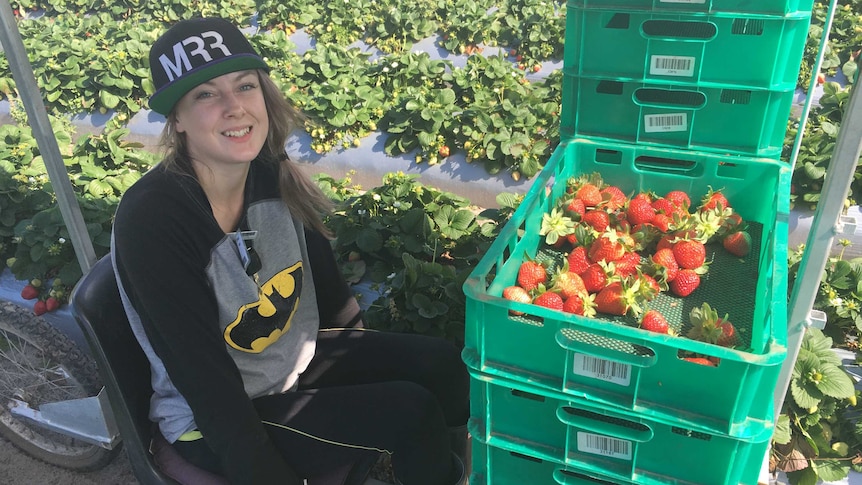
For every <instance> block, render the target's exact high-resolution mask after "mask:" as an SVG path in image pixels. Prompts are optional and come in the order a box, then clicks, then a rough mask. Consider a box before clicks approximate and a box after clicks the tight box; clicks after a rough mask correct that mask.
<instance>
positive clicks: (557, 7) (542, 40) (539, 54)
mask: <svg viewBox="0 0 862 485" xmlns="http://www.w3.org/2000/svg"><path fill="white" fill-rule="evenodd" d="M505 10H506V15H505V16H504V17H503V19H502V27H501V29H500V30H501V31H500V44H501V45H506V46H510V47H512V48H514V49H517V56H521V59H520V60H519V61H518V64H519V66H520V67H521V68H522V69H526V68H532V67H533V66H536V65H538V64H540V63H541V61H545V60H548V59H562V57H563V40H564V37H565V36H564V32H565V26H566V2H561V1H558V0H509V1H508V2H506V3H505Z"/></svg>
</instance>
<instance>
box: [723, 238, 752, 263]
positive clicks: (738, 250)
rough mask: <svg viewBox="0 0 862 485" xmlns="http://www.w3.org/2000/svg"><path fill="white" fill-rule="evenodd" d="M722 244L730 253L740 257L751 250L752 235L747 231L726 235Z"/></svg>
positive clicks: (746, 254)
mask: <svg viewBox="0 0 862 485" xmlns="http://www.w3.org/2000/svg"><path fill="white" fill-rule="evenodd" d="M721 244H722V245H723V246H724V249H726V250H727V251H728V252H729V253H730V254H732V255H734V256H738V257H740V258H742V257H745V256H748V253H750V252H751V235H750V234H748V232H746V231H738V232H734V233H731V234H728V235H727V236H725V238H724V239H722V241H721Z"/></svg>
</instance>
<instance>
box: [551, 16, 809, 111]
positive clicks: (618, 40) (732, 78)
mask: <svg viewBox="0 0 862 485" xmlns="http://www.w3.org/2000/svg"><path fill="white" fill-rule="evenodd" d="M810 18H811V15H810V13H799V14H793V15H788V16H784V17H767V16H750V15H749V16H746V15H743V14H738V13H735V14H688V15H683V14H679V13H662V12H644V11H636V10H634V11H633V10H627V11H617V10H608V9H586V8H574V7H569V8H568V12H567V14H566V40H565V52H564V58H563V65H564V67H565V69H566V72H567V73H569V74H572V75H575V76H593V77H601V78H620V79H628V80H655V81H662V82H686V83H697V84H698V85H700V86H705V85H710V84H711V85H713V87H716V86H715V85H718V87H731V88H732V87H743V88H759V89H778V90H782V91H788V90H793V89H795V88H796V84H797V81H798V78H799V66H800V64H801V62H802V54H803V50H804V48H805V43H806V40H807V38H808V25H809V23H810ZM720 126H722V125H716V126H715V128H718V127H720Z"/></svg>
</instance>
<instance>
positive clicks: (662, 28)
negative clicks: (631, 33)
mask: <svg viewBox="0 0 862 485" xmlns="http://www.w3.org/2000/svg"><path fill="white" fill-rule="evenodd" d="M734 25H736V24H734ZM641 29H643V33H644V35H646V36H648V37H670V38H677V39H695V40H710V39H713V38H714V37H715V36H716V34H717V33H718V28H717V27H716V26H715V24H713V23H710V22H688V21H686V22H683V21H677V20H647V21H646V22H644V23H643V24H641Z"/></svg>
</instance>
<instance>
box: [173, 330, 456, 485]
mask: <svg viewBox="0 0 862 485" xmlns="http://www.w3.org/2000/svg"><path fill="white" fill-rule="evenodd" d="M468 401H469V375H468V373H467V370H466V368H465V366H464V364H463V362H462V361H461V358H460V352H459V351H458V349H457V348H456V347H455V346H454V345H452V344H450V343H449V342H446V341H445V340H442V339H436V338H432V337H425V336H420V335H412V334H398V333H388V332H376V331H371V330H358V329H326V330H321V332H320V333H319V334H318V341H317V351H316V353H315V356H314V359H313V360H312V361H311V363H310V364H309V366H308V369H307V370H306V371H305V372H304V373H303V374H302V375H301V376H300V379H299V389H298V390H297V391H294V392H287V393H284V394H277V395H272V396H266V397H261V398H257V399H255V400H254V404H255V407H256V408H257V410H258V413H259V414H260V418H261V420H262V421H263V422H264V424H265V425H266V426H267V428H268V431H269V435H270V437H271V438H272V440H273V441H274V443H275V445H276V446H277V447H278V448H279V449H280V450H281V451H282V453H283V454H284V456H285V459H286V460H287V462H288V464H290V465H291V466H292V467H293V468H294V469H295V470H296V471H297V472H298V474H299V475H300V476H304V477H315V476H319V475H322V474H325V473H328V472H330V471H331V470H334V469H349V468H350V467H351V466H352V464H355V463H367V462H369V461H374V460H375V459H376V457H377V456H379V454H380V453H381V452H386V453H390V454H391V455H392V464H393V468H394V470H395V474H396V476H397V478H398V480H399V481H401V482H402V483H404V484H406V485H448V482H449V480H451V475H452V461H451V452H450V445H449V438H448V428H449V427H456V426H462V425H464V424H465V423H466V422H467V418H468V417H469V413H470V410H469V404H468ZM174 446H175V447H176V448H177V451H179V452H180V454H182V455H183V456H184V457H186V459H187V460H189V461H191V462H192V463H195V464H197V465H198V466H201V467H202V468H207V469H210V470H211V471H214V472H219V469H220V467H219V466H218V459H217V458H216V456H215V454H214V453H212V451H210V450H209V448H208V447H207V446H206V444H205V439H204V440H197V441H192V442H186V443H179V442H178V443H175V444H174Z"/></svg>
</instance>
